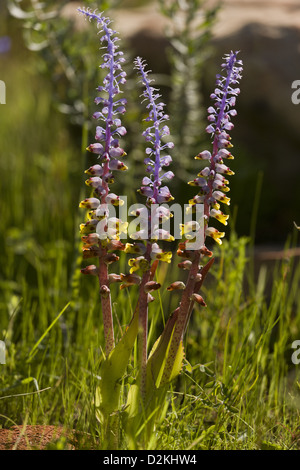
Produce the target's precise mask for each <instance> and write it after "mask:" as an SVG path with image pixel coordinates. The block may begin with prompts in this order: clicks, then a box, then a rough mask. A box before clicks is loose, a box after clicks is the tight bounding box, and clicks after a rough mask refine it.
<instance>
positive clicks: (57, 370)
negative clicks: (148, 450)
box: [0, 65, 300, 450]
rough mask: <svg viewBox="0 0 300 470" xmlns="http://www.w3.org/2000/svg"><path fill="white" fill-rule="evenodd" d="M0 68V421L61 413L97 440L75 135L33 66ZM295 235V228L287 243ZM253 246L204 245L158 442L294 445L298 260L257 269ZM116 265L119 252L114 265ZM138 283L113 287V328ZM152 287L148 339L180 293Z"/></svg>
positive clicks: (95, 362) (45, 419)
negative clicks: (208, 252)
mask: <svg viewBox="0 0 300 470" xmlns="http://www.w3.org/2000/svg"><path fill="white" fill-rule="evenodd" d="M1 78H2V79H4V80H6V81H7V83H9V87H8V92H9V91H10V90H13V92H14V94H13V99H12V98H11V96H12V95H8V97H7V105H5V108H4V106H2V107H1V109H0V111H1V113H0V140H1V159H0V172H1V188H0V208H1V218H0V224H1V230H0V240H1V250H0V339H1V340H3V339H4V340H5V342H6V348H7V363H6V364H5V365H1V366H0V368H1V375H0V426H2V427H4V428H6V427H10V426H11V425H12V424H24V423H27V424H55V425H58V424H63V425H65V426H67V427H68V428H75V429H77V430H79V431H82V432H84V433H88V436H89V442H90V445H93V446H94V447H96V448H99V449H101V440H100V441H99V439H98V437H99V435H100V426H99V423H98V422H97V419H96V416H95V406H94V394H95V390H96V387H97V384H98V383H99V377H98V371H99V364H100V362H101V359H102V357H103V356H102V354H103V353H102V349H101V348H102V346H103V344H104V343H103V330H102V323H101V311H100V302H99V297H98V287H97V280H96V279H94V278H92V279H89V278H86V277H82V276H81V275H80V273H79V268H80V265H81V255H80V251H79V249H78V225H79V222H81V219H80V217H83V214H79V212H78V209H77V207H78V201H79V200H80V195H81V192H82V190H84V185H83V177H82V171H83V169H84V168H85V166H86V165H85V162H84V161H83V157H82V155H81V152H80V138H81V137H80V135H79V136H76V139H75V143H74V139H73V136H72V135H71V133H70V130H69V127H68V126H67V125H66V123H65V121H64V119H63V118H62V116H60V115H59V114H57V113H56V112H55V111H54V110H53V108H52V107H51V94H50V90H49V89H48V87H47V83H45V82H43V81H42V80H38V81H37V80H35V79H34V77H33V76H32V75H30V69H28V70H27V69H25V73H24V71H21V70H20V68H19V67H17V66H14V65H9V67H7V69H6V70H5V76H3V77H1ZM20 83H22V87H21V86H19V84H20ZM235 178H238V174H237V175H236V176H235ZM131 189H132V188H131ZM125 191H126V188H124V193H125ZM232 197H234V195H232ZM236 203H237V204H238V201H236ZM296 243H297V241H296V237H295V234H294V238H293V239H292V240H291V241H290V242H289V244H290V245H291V246H293V245H295V244H296ZM251 247H252V245H251V240H246V239H245V238H237V237H236V236H235V234H234V233H233V234H231V236H230V238H228V240H227V241H225V242H224V244H223V245H222V247H221V248H216V249H215V250H214V251H215V255H216V261H215V264H214V267H213V269H212V271H211V273H210V275H209V277H208V279H207V283H206V284H205V286H204V287H203V290H202V294H203V297H204V298H205V300H206V302H207V305H208V306H207V308H205V309H204V308H201V309H200V308H198V307H196V308H195V311H194V313H193V316H192V319H191V323H190V326H189V329H188V333H187V336H186V338H185V350H186V363H185V366H184V368H183V371H182V374H181V376H180V378H179V379H178V381H177V383H174V384H173V385H172V387H170V390H169V393H168V399H169V408H168V414H167V417H166V419H165V420H164V421H163V422H162V423H161V424H160V427H159V432H158V440H157V443H156V448H157V449H176V450H177V449H178V450H179V449H185V450H186V449H193V450H196V449H226V450H229V449H299V448H300V444H299V442H300V441H299V439H300V435H299V399H300V390H299V387H300V381H299V367H300V366H297V365H293V364H292V361H291V355H292V349H291V344H292V342H293V340H295V339H300V289H299V281H300V265H299V263H297V262H296V259H293V258H291V259H287V260H286V259H284V260H283V261H280V262H278V263H276V264H275V265H274V266H272V267H268V266H267V265H266V264H263V265H261V267H260V270H259V272H258V274H256V275H254V274H253V273H254V270H253V262H254V261H253V258H252V250H251V249H250V248H251ZM174 263H175V264H174V265H173V266H172V267H168V266H166V265H162V266H161V268H160V270H159V273H158V278H159V280H160V281H161V282H162V283H163V285H164V287H166V286H167V285H168V284H169V283H170V282H172V281H175V280H176V279H178V278H179V276H182V273H181V274H180V273H179V271H178V270H177V267H176V262H175V259H174ZM126 269H127V268H126V259H125V258H124V257H123V258H121V265H120V271H121V272H124V271H125V270H126ZM136 294H137V291H136V288H135V287H134V288H132V290H130V291H127V290H124V291H121V292H119V291H118V288H117V286H113V300H114V316H115V325H116V337H117V338H118V337H120V336H121V333H122V331H124V328H125V326H126V325H127V323H128V322H129V320H130V317H131V313H132V309H133V308H134V305H135V300H136ZM155 296H156V298H157V301H156V302H154V303H152V304H151V310H150V325H149V347H150V346H151V345H152V344H153V342H154V340H155V338H156V337H157V335H158V334H159V333H160V331H161V329H162V327H163V323H164V321H165V320H166V318H167V315H168V313H169V312H170V311H171V310H172V309H173V308H174V307H175V306H176V302H177V299H178V297H177V294H176V293H173V294H170V293H169V292H167V291H166V290H165V289H162V290H161V293H160V297H159V294H158V293H155ZM134 359H135V358H134V356H133V363H132V365H133V367H134ZM131 373H132V369H131V370H130V369H129V370H128V375H127V376H126V377H124V396H125V395H126V390H127V389H128V386H129V383H130V374H131ZM81 445H82V446H84V445H86V442H85V443H80V442H79V446H81ZM123 447H124V448H126V442H125V440H124V441H123Z"/></svg>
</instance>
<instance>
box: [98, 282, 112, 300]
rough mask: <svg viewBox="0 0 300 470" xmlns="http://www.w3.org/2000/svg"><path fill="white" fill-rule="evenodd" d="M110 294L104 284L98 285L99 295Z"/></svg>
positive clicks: (105, 295)
mask: <svg viewBox="0 0 300 470" xmlns="http://www.w3.org/2000/svg"><path fill="white" fill-rule="evenodd" d="M109 294H110V289H109V287H107V286H106V285H105V284H104V285H103V286H101V287H100V295H101V297H104V298H105V297H108V296H109Z"/></svg>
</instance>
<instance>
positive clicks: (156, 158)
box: [135, 57, 174, 204]
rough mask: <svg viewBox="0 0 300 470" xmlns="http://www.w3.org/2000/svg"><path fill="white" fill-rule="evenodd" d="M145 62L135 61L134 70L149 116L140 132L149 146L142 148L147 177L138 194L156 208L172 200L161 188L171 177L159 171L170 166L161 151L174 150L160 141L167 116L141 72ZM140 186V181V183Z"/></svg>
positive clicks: (163, 134)
mask: <svg viewBox="0 0 300 470" xmlns="http://www.w3.org/2000/svg"><path fill="white" fill-rule="evenodd" d="M145 66H146V64H145V61H143V60H142V59H141V58H140V57H137V58H136V60H135V68H136V69H137V70H138V71H139V73H140V76H141V79H142V83H143V85H144V87H145V89H144V91H143V93H142V96H143V97H144V101H147V102H148V104H147V106H146V107H147V109H148V110H149V115H148V117H147V118H146V119H145V120H146V121H147V122H149V123H150V125H149V126H148V127H147V129H146V130H145V131H144V132H143V136H144V137H145V140H146V142H147V143H148V144H149V146H148V147H147V148H146V154H147V156H148V157H147V158H146V159H145V161H144V162H145V164H146V171H147V173H149V176H148V177H147V189H145V188H144V187H142V188H141V191H140V192H141V193H142V194H144V195H145V196H146V197H148V199H147V202H148V204H152V203H154V204H157V203H162V202H168V201H170V200H172V199H173V197H172V195H171V193H170V191H169V190H166V189H165V188H161V189H160V186H161V184H162V180H164V179H171V178H172V177H173V176H174V175H173V173H172V172H171V171H170V172H167V173H164V174H162V173H161V170H162V168H163V167H164V166H169V164H170V163H171V162H172V158H171V156H170V155H162V152H163V151H164V150H168V149H171V148H173V147H174V144H173V142H167V143H163V142H162V139H163V138H164V137H165V136H167V135H169V134H170V130H169V127H168V126H167V125H166V124H165V121H167V120H168V119H169V116H168V115H167V114H165V112H164V107H165V104H164V103H162V102H158V100H159V98H161V95H160V94H159V93H158V90H157V89H156V88H154V87H153V86H151V83H152V81H153V80H151V79H150V78H149V77H148V74H149V71H146V70H145ZM143 184H145V183H144V180H143Z"/></svg>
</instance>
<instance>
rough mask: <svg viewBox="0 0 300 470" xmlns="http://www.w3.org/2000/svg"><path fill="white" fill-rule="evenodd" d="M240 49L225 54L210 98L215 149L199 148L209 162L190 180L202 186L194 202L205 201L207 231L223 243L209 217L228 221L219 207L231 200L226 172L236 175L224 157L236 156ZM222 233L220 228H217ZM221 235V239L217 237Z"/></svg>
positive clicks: (211, 129) (210, 129)
mask: <svg viewBox="0 0 300 470" xmlns="http://www.w3.org/2000/svg"><path fill="white" fill-rule="evenodd" d="M237 54H238V52H231V53H230V54H226V55H225V57H224V59H223V60H224V62H223V63H222V70H223V71H224V76H222V75H217V80H216V88H215V90H214V93H212V94H211V98H212V99H213V100H214V105H213V106H210V107H209V108H208V110H207V111H208V121H209V125H208V126H207V128H206V131H207V132H208V133H209V134H211V135H212V138H213V149H212V153H211V152H209V151H208V150H204V151H202V152H200V153H199V154H198V155H197V156H196V157H195V158H196V159H199V160H208V162H209V166H207V167H206V168H204V169H203V170H202V171H201V172H200V173H199V174H198V178H196V179H195V180H193V181H190V182H189V184H190V185H191V186H198V187H200V188H201V189H200V191H199V193H198V194H197V196H195V197H194V199H193V201H192V202H191V204H196V203H197V202H199V201H200V202H201V203H204V217H205V228H206V232H205V235H207V236H212V237H213V238H214V239H215V240H217V241H218V243H221V241H220V240H219V238H218V237H216V232H217V231H216V230H215V229H212V228H211V227H208V221H209V218H210V217H213V218H216V219H217V220H219V221H220V222H221V223H223V224H225V225H226V224H227V218H228V217H227V216H225V215H224V214H223V213H222V212H220V211H219V208H220V205H219V202H222V203H225V204H227V205H229V204H230V199H229V198H228V197H226V196H225V195H224V194H223V192H227V191H229V187H228V186H227V184H228V183H229V182H228V181H227V180H226V179H225V177H224V176H223V175H226V176H229V175H233V174H234V173H233V171H232V170H231V169H230V168H229V167H228V166H227V165H225V164H224V161H223V159H224V158H226V159H233V158H234V157H233V155H232V154H231V153H230V151H229V150H228V149H229V148H231V147H233V145H232V144H231V142H230V140H231V138H230V136H229V134H228V132H229V131H231V130H232V129H233V127H234V125H233V123H232V122H231V118H232V117H233V116H236V114H237V112H236V110H235V109H234V106H235V102H236V96H237V95H238V94H239V93H240V89H239V88H238V87H237V85H238V83H239V80H240V78H241V74H242V69H243V66H242V61H241V60H238V59H237ZM218 233H219V232H218ZM217 238H218V239H217Z"/></svg>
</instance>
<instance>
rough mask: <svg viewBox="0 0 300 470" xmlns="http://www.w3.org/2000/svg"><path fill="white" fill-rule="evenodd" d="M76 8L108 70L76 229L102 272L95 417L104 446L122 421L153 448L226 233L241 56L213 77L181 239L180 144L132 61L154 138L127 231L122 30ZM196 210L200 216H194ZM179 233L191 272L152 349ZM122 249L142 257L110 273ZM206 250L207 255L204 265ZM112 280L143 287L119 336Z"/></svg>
mask: <svg viewBox="0 0 300 470" xmlns="http://www.w3.org/2000/svg"><path fill="white" fill-rule="evenodd" d="M79 11H80V12H81V13H82V14H83V15H85V17H87V18H88V19H89V20H95V21H96V23H97V26H98V27H99V30H100V34H101V36H100V42H101V44H102V49H103V50H104V52H103V55H102V58H103V62H102V64H101V67H102V68H103V69H104V70H106V72H107V73H106V76H105V77H104V80H103V84H102V85H101V86H99V87H98V91H99V96H97V97H96V98H95V103H96V104H97V105H99V106H100V110H99V111H97V112H95V113H94V115H93V117H94V118H95V119H96V120H97V121H100V123H101V125H100V124H99V125H97V126H96V133H95V140H96V142H95V143H92V144H90V145H89V146H88V148H87V150H89V151H90V152H91V153H92V154H95V155H97V163H96V164H94V165H92V166H91V167H89V168H88V170H86V173H87V174H88V175H89V178H88V179H87V180H86V184H87V185H88V186H89V187H90V188H91V190H92V194H91V196H90V197H87V198H85V199H84V200H83V201H81V203H80V207H82V208H86V209H88V210H89V212H88V218H87V220H86V221H85V223H83V224H82V225H81V228H80V230H81V236H82V241H83V255H84V259H90V258H97V259H98V264H97V265H95V264H92V265H89V266H86V267H85V268H83V269H82V273H84V274H92V275H96V276H97V277H98V279H99V289H100V298H101V305H102V317H103V325H104V337H105V348H104V350H105V353H104V359H103V361H102V363H101V367H100V372H99V375H100V377H101V384H100V386H99V387H98V389H97V407H98V416H99V419H100V421H101V424H102V428H103V430H104V432H103V434H104V442H105V446H107V447H108V448H118V446H119V432H120V429H121V428H122V430H123V431H124V432H125V434H126V437H127V441H128V445H129V447H130V448H149V447H150V448H151V446H153V442H154V436H155V432H154V431H155V428H156V425H157V422H158V421H159V419H161V418H162V417H163V416H164V413H165V412H166V407H165V406H164V403H165V398H166V393H167V390H168V387H169V386H170V383H171V382H172V381H173V380H174V379H175V378H176V377H177V376H178V375H179V374H180V372H181V369H182V365H183V360H184V355H185V353H184V348H183V338H184V335H185V333H186V330H187V327H188V324H189V320H190V317H191V314H192V311H193V307H194V304H195V303H197V304H199V305H201V306H202V307H205V306H206V303H205V301H204V299H203V297H202V296H201V295H200V294H199V291H200V288H201V286H202V283H203V281H204V279H205V277H206V275H207V273H208V271H209V269H210V267H211V266H212V264H213V262H214V258H213V253H212V252H211V251H210V250H209V249H208V248H207V246H206V243H205V240H206V237H212V238H213V239H214V240H215V241H216V242H217V243H219V244H221V243H222V241H221V238H222V237H224V235H225V233H224V232H220V231H219V230H217V229H216V228H214V227H212V226H211V225H210V219H211V218H215V219H217V220H218V221H219V222H221V223H223V224H225V225H227V219H228V215H226V214H224V213H223V212H222V211H221V210H220V203H225V204H229V198H228V197H227V196H226V195H225V194H224V193H226V192H227V191H228V190H229V187H228V184H229V181H228V180H227V179H226V177H227V176H228V175H232V174H233V172H232V171H231V169H230V168H229V167H228V166H226V165H225V164H224V161H223V160H224V159H232V158H233V156H232V154H231V153H230V151H229V150H228V149H229V148H231V147H232V144H231V143H230V136H229V134H228V132H229V131H231V130H232V128H233V124H232V122H231V118H232V117H233V116H235V115H236V111H235V109H234V106H235V101H236V96H237V95H238V94H239V88H238V83H239V80H240V78H241V72H242V62H241V61H240V60H239V59H238V58H237V53H233V52H231V53H230V54H228V55H226V56H225V57H224V62H223V63H222V70H223V72H224V76H222V75H218V76H217V86H216V89H215V91H214V93H213V94H212V95H211V98H212V100H213V101H214V106H210V107H209V109H208V113H209V116H208V120H209V125H208V127H207V128H206V131H207V132H208V133H209V134H211V137H212V151H211V152H210V151H208V150H204V151H202V152H200V153H199V154H198V155H197V156H196V157H195V158H196V159H198V160H203V161H205V162H206V163H207V166H206V167H205V168H203V169H202V170H201V171H200V173H199V174H198V175H197V178H195V179H194V180H193V181H190V182H189V184H190V185H191V186H194V187H196V188H197V190H198V193H197V195H196V196H194V198H193V199H192V200H190V201H189V204H187V207H186V211H185V215H187V216H188V220H186V219H184V223H181V224H180V234H179V236H178V233H177V232H176V228H175V229H174V235H175V232H176V237H175V236H173V235H171V231H170V229H169V225H168V224H169V222H170V218H171V216H172V215H173V214H172V212H173V213H174V215H175V217H174V219H175V225H176V223H177V220H178V218H177V215H178V214H177V213H176V209H178V208H177V207H175V208H174V206H172V207H170V206H168V203H170V202H172V201H173V199H174V198H173V196H172V195H171V193H170V190H169V188H168V186H167V184H166V182H168V181H169V180H170V179H172V178H173V177H174V176H175V175H174V173H173V172H172V171H170V170H168V171H165V170H164V167H169V165H170V164H171V162H172V158H171V156H170V155H169V151H171V150H172V148H173V147H174V144H173V143H172V142H170V141H166V137H167V136H168V135H169V134H170V130H169V127H168V126H167V125H166V121H167V120H168V119H169V116H168V115H167V114H166V113H165V111H164V108H165V104H164V103H163V102H162V101H160V98H161V96H160V95H159V90H157V89H156V88H154V87H153V85H152V80H151V79H150V78H149V72H148V71H147V70H146V64H145V62H144V61H143V60H142V59H141V58H140V57H138V58H137V59H136V60H135V68H136V69H137V70H138V74H139V76H140V77H141V82H142V85H143V88H144V91H143V92H142V95H141V96H142V98H143V102H145V103H146V109H147V113H148V114H147V117H146V119H145V121H146V122H147V124H148V127H147V128H146V130H144V132H143V136H144V138H145V140H146V142H147V145H148V146H147V147H146V150H145V151H146V158H145V160H144V163H145V167H146V174H147V176H145V177H144V178H143V181H142V185H141V187H140V189H139V190H138V192H139V193H140V194H141V195H142V196H144V197H146V203H145V204H144V205H143V204H138V205H135V207H134V208H130V209H129V213H130V214H131V215H134V216H135V217H136V219H135V221H133V222H134V224H133V225H134V229H130V226H129V227H128V225H129V224H128V221H127V219H126V220H123V218H122V217H123V216H124V214H122V216H120V213H121V208H122V207H123V206H124V205H125V206H126V204H125V203H126V197H123V196H119V195H117V194H115V193H113V192H111V189H110V186H111V185H112V184H113V183H114V179H115V177H114V172H115V171H117V172H120V171H126V170H127V169H128V168H127V166H126V165H125V164H124V163H123V162H122V161H121V160H120V159H121V158H123V157H124V156H125V155H126V154H125V151H124V149H123V148H122V146H121V139H122V138H123V137H124V136H125V135H126V129H125V127H124V126H123V125H122V122H121V118H120V116H122V115H123V114H124V113H125V111H126V104H127V101H126V99H125V98H123V97H122V96H121V93H122V88H123V87H124V85H125V83H126V73H125V72H124V71H123V68H122V64H123V62H124V60H125V59H124V56H123V53H122V52H121V51H120V50H119V47H118V41H119V38H118V36H117V33H116V31H114V30H113V29H112V28H111V21H110V19H109V18H107V17H104V16H102V15H101V14H98V13H96V12H92V11H91V10H89V9H79ZM116 208H118V209H119V217H116V215H117V214H116ZM193 215H194V216H195V217H196V220H193ZM125 216H127V214H125ZM130 225H132V223H131V224H130ZM127 229H128V232H129V237H130V238H131V240H132V241H133V243H126V244H124V243H122V241H121V240H122V239H123V238H126V237H127ZM176 238H179V239H180V242H179V245H178V250H177V254H178V256H179V257H181V260H182V261H181V262H180V263H179V267H180V268H182V269H184V270H187V271H188V276H187V280H186V283H184V282H182V281H174V282H173V283H171V285H169V287H168V288H167V289H168V291H170V292H172V291H182V295H181V300H180V302H179V306H178V307H177V308H176V309H175V310H174V311H173V313H172V314H171V315H170V316H169V318H168V319H167V322H166V324H165V327H164V329H163V332H162V333H161V335H160V336H159V338H158V339H157V340H156V342H155V343H154V346H153V348H152V350H151V352H150V354H148V351H147V338H148V305H149V303H150V302H152V301H154V300H155V299H154V297H153V296H152V292H153V291H156V290H158V289H160V288H161V285H160V284H159V283H158V282H156V280H155V274H156V270H157V267H158V264H159V263H160V262H167V263H170V262H171V258H172V252H171V251H166V250H165V249H164V247H163V246H162V243H168V242H174V241H175V239H176ZM118 251H120V252H124V253H131V254H135V255H136V257H135V258H130V259H129V261H128V264H129V266H130V271H129V273H128V274H123V273H110V272H109V268H110V266H112V265H115V263H116V262H118V261H119V259H120V256H119V255H117V254H116V253H117V252H118ZM205 258H210V259H209V261H206V262H205V263H204V265H203V261H204V260H205ZM115 282H120V283H121V286H120V287H121V289H123V288H125V287H129V286H131V285H138V286H139V295H138V300H137V304H136V307H135V309H134V313H133V316H132V319H131V322H130V324H129V325H128V328H127V329H126V331H125V333H124V335H123V336H122V338H121V339H120V340H119V341H118V342H117V344H116V343H115V338H114V324H113V314H112V301H111V290H110V289H111V284H112V283H115ZM136 339H137V345H138V346H137V367H136V371H135V372H136V373H135V379H134V383H132V384H131V386H130V388H129V391H128V394H127V401H126V404H125V408H124V409H123V411H122V413H121V391H122V390H123V382H122V379H123V377H124V375H125V373H126V370H127V367H128V365H129V363H130V361H131V356H132V351H133V348H134V345H135V341H136ZM121 423H122V426H121Z"/></svg>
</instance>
